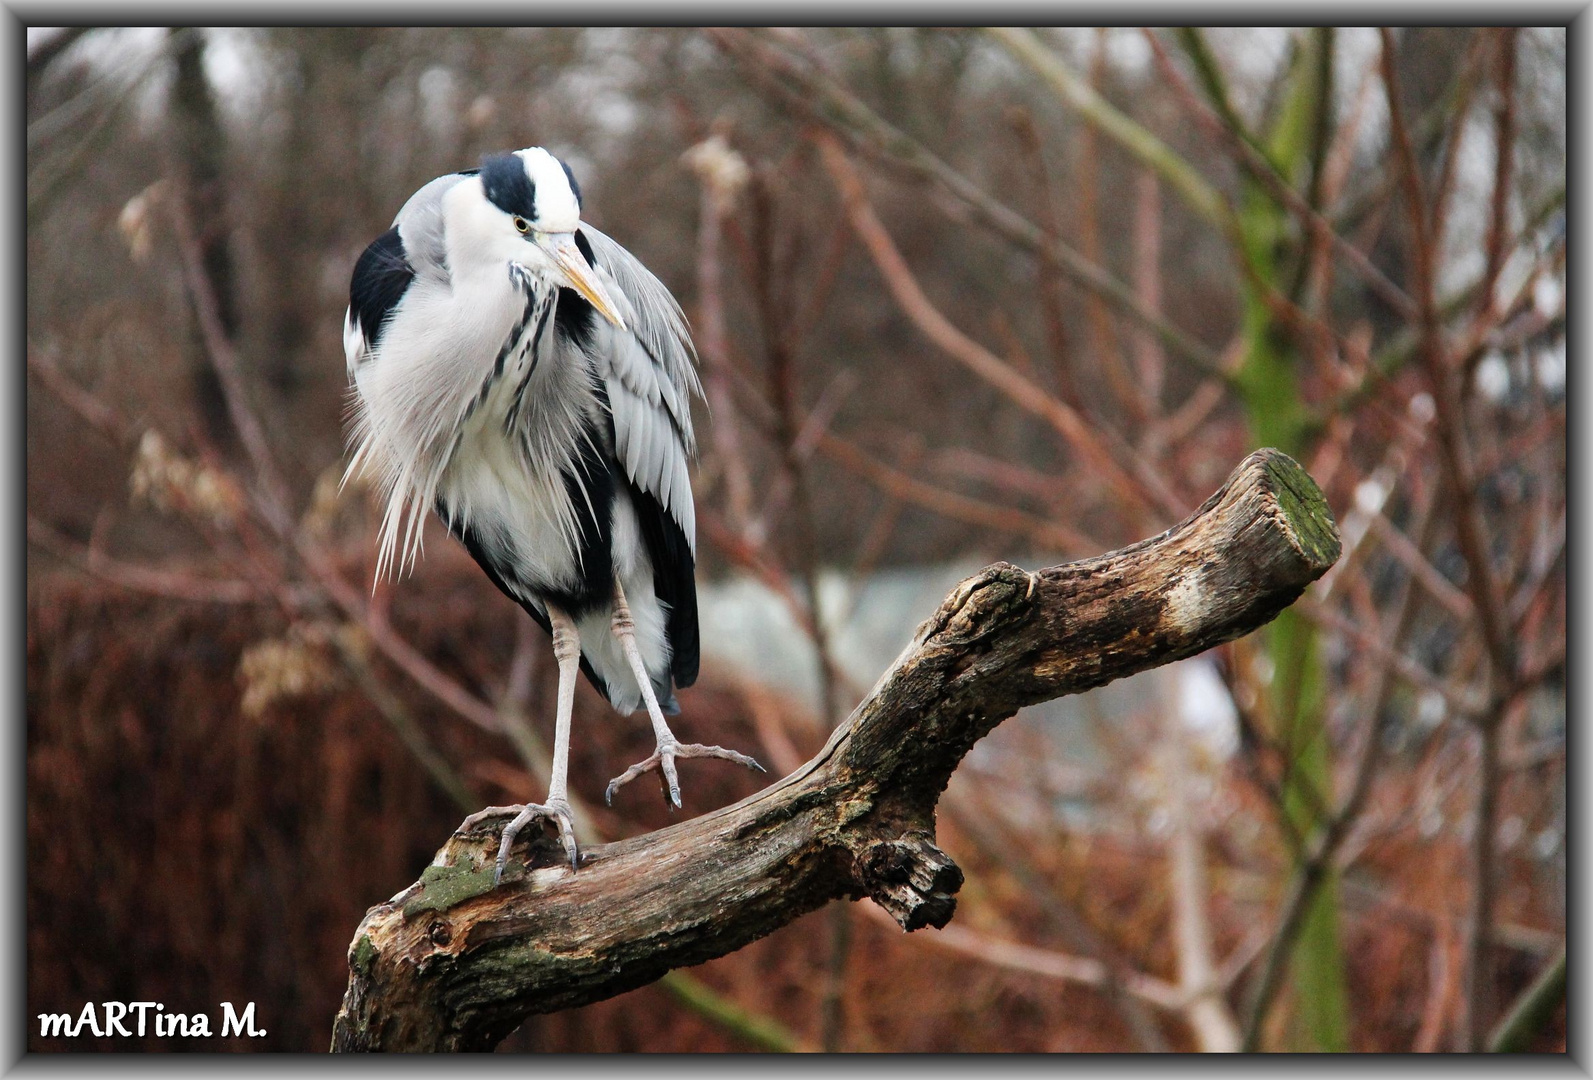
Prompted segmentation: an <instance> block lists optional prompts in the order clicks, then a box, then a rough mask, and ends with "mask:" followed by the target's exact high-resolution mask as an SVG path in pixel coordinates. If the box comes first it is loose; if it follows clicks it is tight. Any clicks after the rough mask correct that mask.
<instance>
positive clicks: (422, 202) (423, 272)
mask: <svg viewBox="0 0 1593 1080" xmlns="http://www.w3.org/2000/svg"><path fill="white" fill-rule="evenodd" d="M466 179H468V177H467V176H466V175H465V174H463V173H449V174H448V175H447V176H439V177H438V178H437V179H435V180H433V181H431V182H430V183H428V184H426V185H425V186H424V187H422V188H421V189H420V190H419V191H417V192H415V194H413V195H411V196H410V197H409V199H408V201H406V202H405V203H404V205H403V206H401V207H400V208H399V210H398V216H396V217H395V218H393V224H394V225H396V226H397V227H398V235H399V236H401V237H402V238H403V240H404V251H405V252H406V253H407V255H408V256H409V261H410V265H412V266H413V267H414V268H415V272H416V274H417V275H418V276H420V277H423V278H430V279H432V280H441V281H442V282H447V281H448V248H447V246H446V242H445V240H444V236H443V216H442V199H443V196H444V195H445V194H447V192H448V189H449V188H451V187H453V186H454V185H455V184H458V183H461V182H463V181H464V180H466Z"/></svg>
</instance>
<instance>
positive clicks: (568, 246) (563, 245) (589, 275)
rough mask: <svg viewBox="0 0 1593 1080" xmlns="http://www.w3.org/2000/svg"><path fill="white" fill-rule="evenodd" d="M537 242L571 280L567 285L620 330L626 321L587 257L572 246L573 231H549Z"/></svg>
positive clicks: (573, 244) (573, 242)
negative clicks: (550, 232)
mask: <svg viewBox="0 0 1593 1080" xmlns="http://www.w3.org/2000/svg"><path fill="white" fill-rule="evenodd" d="M537 243H538V244H540V245H541V247H542V250H544V251H546V252H547V253H548V255H549V256H550V257H551V258H552V259H553V261H554V262H555V263H556V264H558V267H559V269H560V270H563V271H564V276H565V277H567V278H569V279H570V285H571V286H572V287H573V288H574V289H575V291H576V292H578V293H580V294H581V295H582V296H583V297H585V298H586V302H587V303H589V304H591V305H592V306H593V307H595V308H597V310H598V313H599V314H601V315H602V316H603V318H605V319H607V320H608V321H609V322H611V323H613V324H614V325H615V326H617V327H619V328H620V329H621V330H623V329H625V320H624V319H623V318H621V317H620V313H619V309H618V308H616V307H615V306H614V301H613V300H611V299H610V298H609V295H608V290H607V289H605V288H604V287H603V282H602V281H601V280H600V279H599V278H598V276H597V272H596V271H594V270H593V269H592V265H591V264H590V263H588V262H587V261H586V256H584V255H582V254H581V249H580V248H578V247H576V246H575V234H574V233H552V234H549V235H545V236H542V237H539V238H538V240H537Z"/></svg>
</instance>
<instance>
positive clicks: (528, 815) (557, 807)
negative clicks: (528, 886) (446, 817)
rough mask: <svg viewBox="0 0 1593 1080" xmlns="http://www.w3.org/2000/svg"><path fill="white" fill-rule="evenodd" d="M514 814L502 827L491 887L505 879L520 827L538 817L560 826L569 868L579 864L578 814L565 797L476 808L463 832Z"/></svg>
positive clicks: (467, 820)
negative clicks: (576, 827)
mask: <svg viewBox="0 0 1593 1080" xmlns="http://www.w3.org/2000/svg"><path fill="white" fill-rule="evenodd" d="M511 816H512V817H513V820H512V821H510V822H509V823H508V824H507V825H505V826H504V827H503V836H502V838H501V839H500V840H499V841H498V860H497V863H496V865H495V866H494V868H493V872H492V886H493V888H497V887H498V885H499V884H500V883H501V882H502V881H503V870H504V867H506V866H508V865H509V849H510V848H511V847H513V846H514V839H515V837H516V836H518V835H519V833H520V830H521V829H523V828H525V827H526V826H527V825H529V824H530V823H531V822H533V821H535V820H536V819H537V818H549V819H551V820H552V821H553V822H554V824H556V825H557V826H558V827H559V840H560V842H562V843H563V845H564V854H565V855H566V856H568V858H569V860H570V869H571V870H572V871H573V870H575V869H577V868H578V867H579V866H580V863H581V853H580V849H579V848H577V846H576V843H575V816H574V814H573V813H572V811H571V809H570V804H569V802H568V801H566V800H564V799H549V800H548V801H547V803H546V804H543V803H525V804H523V805H520V806H489V807H487V808H486V809H485V810H477V811H476V812H475V813H474V814H471V815H470V816H469V817H467V818H465V822H464V824H463V825H461V826H460V827H459V831H460V832H468V831H469V830H471V829H473V828H475V827H476V826H477V825H479V824H481V823H482V822H484V821H490V820H492V819H493V818H500V817H511Z"/></svg>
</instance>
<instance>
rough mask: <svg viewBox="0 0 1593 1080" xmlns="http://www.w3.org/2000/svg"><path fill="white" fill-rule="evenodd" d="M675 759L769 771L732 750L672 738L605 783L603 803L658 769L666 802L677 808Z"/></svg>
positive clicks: (677, 792)
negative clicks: (712, 761) (719, 761)
mask: <svg viewBox="0 0 1593 1080" xmlns="http://www.w3.org/2000/svg"><path fill="white" fill-rule="evenodd" d="M676 758H724V759H725V760H726V761H734V762H735V763H736V764H737V765H745V766H746V767H747V768H749V769H756V770H758V771H759V772H767V771H768V770H767V769H765V768H764V767H763V766H762V765H759V764H758V763H757V761H756V760H754V759H753V758H750V757H748V756H747V755H746V754H741V753H737V752H736V751H734V750H726V749H725V748H724V747H723V746H704V745H703V744H702V743H683V742H678V741H677V740H676V739H675V738H674V737H673V736H671V737H670V738H668V739H662V740H660V741H659V743H658V749H656V750H654V751H653V753H652V755H651V756H650V757H648V758H647V759H646V760H644V761H638V762H637V763H636V764H635V765H632V766H631V767H630V768H628V769H626V770H625V771H624V772H622V773H620V774H619V775H618V776H616V777H615V778H614V779H612V780H610V781H609V782H608V790H607V791H605V792H603V801H604V802H605V803H608V804H609V805H610V806H612V805H613V804H614V793H615V792H616V791H618V790H619V789H620V788H622V787H624V786H625V785H626V784H628V783H630V782H631V781H632V780H634V779H636V778H637V777H638V776H641V775H642V774H643V773H648V772H652V771H653V770H654V769H657V770H658V772H659V776H660V778H661V779H662V780H663V781H664V784H665V798H666V800H667V801H668V802H669V803H670V804H671V805H673V806H674V807H675V808H676V809H679V807H680V777H679V776H678V775H677V774H676V772H675V759H676Z"/></svg>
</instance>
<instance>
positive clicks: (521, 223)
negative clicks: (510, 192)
mask: <svg viewBox="0 0 1593 1080" xmlns="http://www.w3.org/2000/svg"><path fill="white" fill-rule="evenodd" d="M514 227H515V228H516V229H519V230H520V231H521V232H522V233H528V232H530V231H531V223H530V222H529V221H527V220H526V219H525V218H523V217H521V216H520V215H518V214H516V215H515V218H514Z"/></svg>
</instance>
